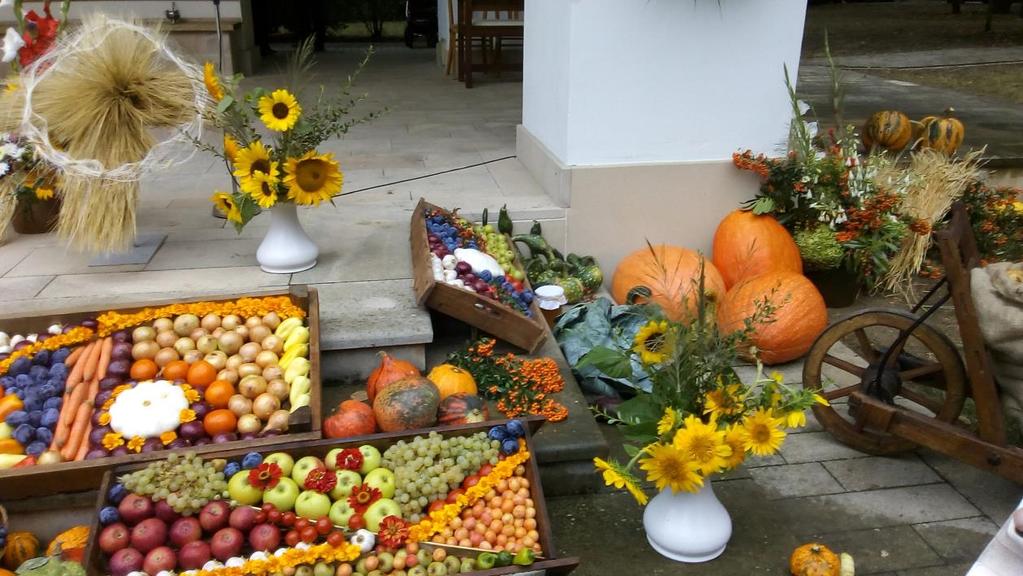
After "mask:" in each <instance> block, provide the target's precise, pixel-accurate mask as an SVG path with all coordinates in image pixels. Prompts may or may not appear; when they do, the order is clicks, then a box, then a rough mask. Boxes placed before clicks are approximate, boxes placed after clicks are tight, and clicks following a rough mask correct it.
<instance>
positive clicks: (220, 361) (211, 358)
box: [202, 350, 227, 370]
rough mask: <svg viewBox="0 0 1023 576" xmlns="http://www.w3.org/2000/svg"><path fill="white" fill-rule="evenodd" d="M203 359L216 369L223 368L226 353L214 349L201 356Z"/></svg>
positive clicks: (224, 366)
mask: <svg viewBox="0 0 1023 576" xmlns="http://www.w3.org/2000/svg"><path fill="white" fill-rule="evenodd" d="M202 359H203V360H205V361H207V362H209V363H210V366H213V367H214V368H216V369H217V370H223V369H224V368H226V367H227V354H224V353H223V352H221V351H220V350H214V351H213V352H210V353H209V354H207V355H205V356H203V357H202Z"/></svg>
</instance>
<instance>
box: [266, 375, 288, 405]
mask: <svg viewBox="0 0 1023 576" xmlns="http://www.w3.org/2000/svg"><path fill="white" fill-rule="evenodd" d="M266 391H267V392H268V393H270V394H273V395H274V396H276V397H277V399H278V400H280V401H281V402H283V401H284V399H285V398H287V397H288V395H289V394H290V393H291V385H290V384H288V383H287V382H285V381H284V380H281V379H279V378H278V379H274V380H270V381H269V382H267V383H266Z"/></svg>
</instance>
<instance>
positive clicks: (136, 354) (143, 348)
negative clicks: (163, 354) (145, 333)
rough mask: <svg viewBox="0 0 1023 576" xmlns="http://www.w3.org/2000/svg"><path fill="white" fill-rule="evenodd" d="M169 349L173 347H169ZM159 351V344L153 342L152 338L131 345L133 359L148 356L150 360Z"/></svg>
mask: <svg viewBox="0 0 1023 576" xmlns="http://www.w3.org/2000/svg"><path fill="white" fill-rule="evenodd" d="M169 350H174V349H173V348H169ZM159 351H160V345H159V344H157V343H156V342H153V341H152V340H145V341H143V342H138V343H136V344H135V345H134V346H132V347H131V357H132V358H134V359H135V360H141V359H143V358H149V359H150V360H152V359H153V358H154V357H155V356H156V353H157V352H159Z"/></svg>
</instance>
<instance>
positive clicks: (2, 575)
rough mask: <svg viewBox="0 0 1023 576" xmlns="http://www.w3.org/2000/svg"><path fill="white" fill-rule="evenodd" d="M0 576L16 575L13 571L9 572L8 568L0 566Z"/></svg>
mask: <svg viewBox="0 0 1023 576" xmlns="http://www.w3.org/2000/svg"><path fill="white" fill-rule="evenodd" d="M0 576H16V575H15V574H14V572H11V571H10V570H8V569H6V568H0Z"/></svg>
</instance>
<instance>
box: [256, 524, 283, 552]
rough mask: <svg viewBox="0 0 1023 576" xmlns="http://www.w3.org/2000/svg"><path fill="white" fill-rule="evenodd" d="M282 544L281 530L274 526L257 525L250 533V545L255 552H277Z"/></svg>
mask: <svg viewBox="0 0 1023 576" xmlns="http://www.w3.org/2000/svg"><path fill="white" fill-rule="evenodd" d="M280 544H281V530H280V528H278V527H276V526H274V525H273V524H257V525H255V526H253V527H252V530H250V531H249V545H250V546H252V549H253V550H263V551H264V552H266V551H271V550H276V549H277V547H278V546H280Z"/></svg>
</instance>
